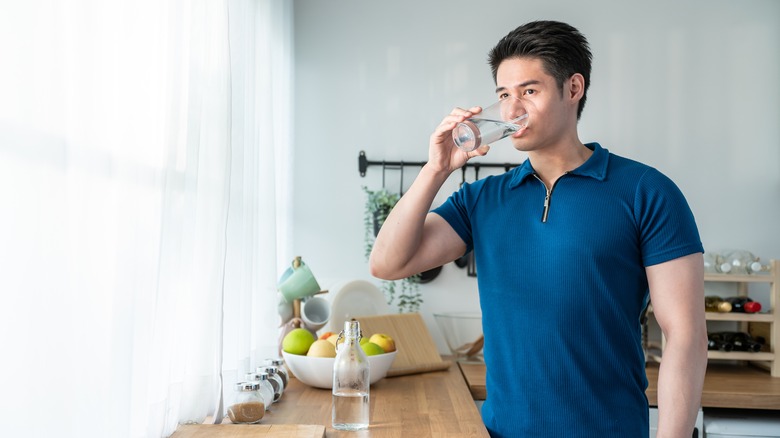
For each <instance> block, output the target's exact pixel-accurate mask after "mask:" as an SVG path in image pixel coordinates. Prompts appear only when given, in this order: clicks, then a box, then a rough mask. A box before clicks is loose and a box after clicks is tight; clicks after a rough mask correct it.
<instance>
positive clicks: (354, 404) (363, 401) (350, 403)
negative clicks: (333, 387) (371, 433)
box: [333, 390, 369, 430]
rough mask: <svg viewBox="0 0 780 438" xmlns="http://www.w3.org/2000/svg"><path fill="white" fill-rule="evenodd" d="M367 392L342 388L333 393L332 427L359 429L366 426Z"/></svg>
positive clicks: (367, 410)
mask: <svg viewBox="0 0 780 438" xmlns="http://www.w3.org/2000/svg"><path fill="white" fill-rule="evenodd" d="M368 417H369V402H368V392H362V391H350V390H342V391H339V392H337V393H334V394H333V428H334V429H338V430H361V429H366V428H368V420H369V419H368Z"/></svg>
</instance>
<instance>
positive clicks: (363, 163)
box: [358, 151, 519, 176]
mask: <svg viewBox="0 0 780 438" xmlns="http://www.w3.org/2000/svg"><path fill="white" fill-rule="evenodd" d="M426 163H427V161H384V160H382V161H372V160H369V159H368V158H367V157H366V152H365V151H360V154H358V171H359V172H360V176H366V170H368V167H369V166H382V167H383V168H401V169H403V168H404V166H411V167H423V166H425V164H426ZM517 166H519V164H517V163H479V162H477V163H466V164H465V165H464V166H463V169H465V168H467V167H473V168H474V169H476V170H477V171H479V169H480V168H483V167H497V168H503V169H504V171H505V172H508V171H509V169H512V168H513V167H517Z"/></svg>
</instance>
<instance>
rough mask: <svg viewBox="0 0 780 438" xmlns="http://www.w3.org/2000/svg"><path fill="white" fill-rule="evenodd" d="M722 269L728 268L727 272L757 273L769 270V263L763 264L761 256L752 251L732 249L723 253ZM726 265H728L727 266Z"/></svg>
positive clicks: (739, 273) (738, 273)
mask: <svg viewBox="0 0 780 438" xmlns="http://www.w3.org/2000/svg"><path fill="white" fill-rule="evenodd" d="M720 266H721V269H724V268H725V269H727V271H724V272H727V273H730V274H737V275H747V274H755V273H757V272H762V271H767V270H769V266H768V265H762V264H761V262H760V261H759V258H758V257H756V256H755V255H753V253H751V252H750V251H745V250H730V251H726V252H724V253H723V263H721V265H720ZM726 266H728V267H727V268H726Z"/></svg>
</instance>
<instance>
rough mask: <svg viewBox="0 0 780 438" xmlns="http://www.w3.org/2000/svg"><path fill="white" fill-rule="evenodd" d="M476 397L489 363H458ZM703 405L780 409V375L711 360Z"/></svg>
mask: <svg viewBox="0 0 780 438" xmlns="http://www.w3.org/2000/svg"><path fill="white" fill-rule="evenodd" d="M458 366H459V368H460V369H461V372H462V373H463V377H464V379H465V380H466V383H467V384H468V386H469V391H470V392H471V395H472V397H474V399H475V400H484V399H485V398H486V397H487V389H486V388H485V365H484V364H475V363H458ZM645 370H646V373H647V381H648V386H647V390H646V391H645V394H646V395H647V400H648V402H649V404H650V406H657V405H658V364H654V363H651V364H648V365H647V366H646V367H645ZM701 405H702V407H705V408H736V409H761V410H780V378H777V377H772V376H771V375H770V374H769V373H768V372H766V371H764V370H759V369H756V368H754V367H751V366H741V365H724V364H710V365H709V366H708V367H707V374H706V375H705V378H704V391H703V392H702V403H701Z"/></svg>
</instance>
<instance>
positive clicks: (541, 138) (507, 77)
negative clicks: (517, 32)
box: [496, 58, 577, 152]
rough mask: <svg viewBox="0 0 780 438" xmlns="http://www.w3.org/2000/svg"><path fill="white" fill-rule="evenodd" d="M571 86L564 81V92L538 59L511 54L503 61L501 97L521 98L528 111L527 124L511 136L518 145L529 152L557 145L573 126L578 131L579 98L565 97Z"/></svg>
mask: <svg viewBox="0 0 780 438" xmlns="http://www.w3.org/2000/svg"><path fill="white" fill-rule="evenodd" d="M568 88H569V86H568V84H566V83H565V84H564V89H563V93H562V92H561V89H560V88H559V87H558V85H557V84H556V82H555V78H553V77H552V76H550V75H549V74H547V73H546V72H545V70H544V68H543V64H542V61H541V60H539V59H535V58H509V59H506V60H504V61H503V62H501V64H500V65H499V66H498V70H497V72H496V94H497V95H498V98H499V99H503V98H506V97H509V96H512V97H517V98H519V99H521V102H520V103H519V105H522V106H523V107H524V109H525V111H527V112H528V114H529V119H528V127H527V128H526V129H521V130H520V131H518V132H517V133H515V134H513V135H512V136H511V137H510V138H511V139H512V143H513V145H514V146H515V149H517V150H520V151H526V152H528V151H536V150H540V149H542V148H547V147H549V146H550V145H552V146H555V145H558V144H561V143H562V142H564V141H566V139H567V136H568V135H570V134H571V131H570V130H571V128H572V127H574V129H575V131H576V120H577V115H576V112H577V102H576V101H575V102H572V99H566V98H565V96H568V94H567V93H568ZM572 120H573V121H574V123H572Z"/></svg>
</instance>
